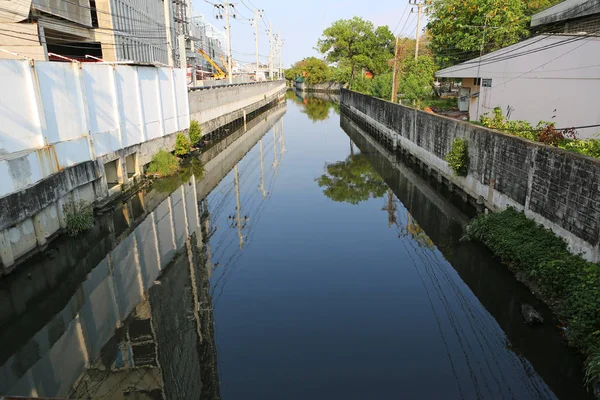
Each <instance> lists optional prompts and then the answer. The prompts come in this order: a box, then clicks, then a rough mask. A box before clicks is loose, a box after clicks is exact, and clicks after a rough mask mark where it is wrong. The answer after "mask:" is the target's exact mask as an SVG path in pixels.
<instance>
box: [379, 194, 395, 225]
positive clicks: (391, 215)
mask: <svg viewBox="0 0 600 400" xmlns="http://www.w3.org/2000/svg"><path fill="white" fill-rule="evenodd" d="M387 195H388V202H387V207H383V208H382V209H381V210H382V211H387V212H388V228H391V227H392V225H394V224H396V222H397V220H396V202H395V201H394V192H392V189H390V188H388V193H387Z"/></svg>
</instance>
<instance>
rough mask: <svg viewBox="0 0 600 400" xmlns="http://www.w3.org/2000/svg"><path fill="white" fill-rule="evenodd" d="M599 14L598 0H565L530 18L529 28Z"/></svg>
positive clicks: (599, 0)
mask: <svg viewBox="0 0 600 400" xmlns="http://www.w3.org/2000/svg"><path fill="white" fill-rule="evenodd" d="M598 13H600V0H567V1H563V2H562V3H558V4H557V5H555V6H553V7H550V8H548V9H546V10H544V11H541V12H539V13H537V14H534V15H532V16H531V26H532V27H533V26H540V25H546V24H550V23H554V22H560V21H566V20H569V19H573V18H581V17H585V16H588V15H593V14H598Z"/></svg>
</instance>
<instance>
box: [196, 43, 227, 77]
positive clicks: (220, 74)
mask: <svg viewBox="0 0 600 400" xmlns="http://www.w3.org/2000/svg"><path fill="white" fill-rule="evenodd" d="M198 53H200V54H202V55H203V56H204V58H206V61H208V62H209V63H210V65H212V66H213V67H214V68H215V69H216V70H217V72H215V73H214V74H213V77H214V78H215V79H225V77H226V76H227V74H225V72H223V70H222V69H221V68H219V66H218V65H217V63H215V62H214V61H213V60H212V59H211V58H210V57H209V56H208V54H206V53H205V52H204V51H202V50H198Z"/></svg>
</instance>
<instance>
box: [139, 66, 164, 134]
mask: <svg viewBox="0 0 600 400" xmlns="http://www.w3.org/2000/svg"><path fill="white" fill-rule="evenodd" d="M137 71H138V78H139V85H140V93H141V100H142V117H143V120H144V123H145V130H146V140H151V139H156V138H158V137H161V136H163V135H164V133H163V128H162V126H163V121H162V112H161V107H160V102H161V96H160V90H159V85H158V73H157V68H144V67H138V68H137Z"/></svg>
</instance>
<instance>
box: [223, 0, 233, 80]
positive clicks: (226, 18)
mask: <svg viewBox="0 0 600 400" xmlns="http://www.w3.org/2000/svg"><path fill="white" fill-rule="evenodd" d="M229 6H230V4H229V3H228V2H227V1H225V30H226V31H227V69H228V70H227V73H228V75H229V84H230V85H231V84H232V83H233V75H232V74H233V71H232V66H231V25H229Z"/></svg>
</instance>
